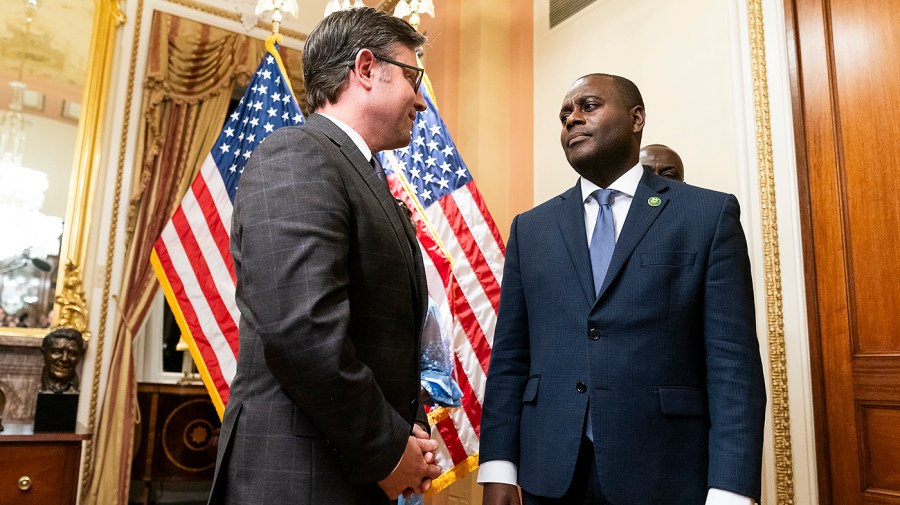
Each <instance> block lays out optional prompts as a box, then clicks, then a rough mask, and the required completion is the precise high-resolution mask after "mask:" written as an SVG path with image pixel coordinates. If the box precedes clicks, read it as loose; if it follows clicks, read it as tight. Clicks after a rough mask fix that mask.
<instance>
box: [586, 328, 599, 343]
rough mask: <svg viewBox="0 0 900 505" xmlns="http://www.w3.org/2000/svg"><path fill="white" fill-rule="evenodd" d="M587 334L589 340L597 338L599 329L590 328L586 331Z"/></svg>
mask: <svg viewBox="0 0 900 505" xmlns="http://www.w3.org/2000/svg"><path fill="white" fill-rule="evenodd" d="M588 336H589V337H591V340H598V339H599V338H600V330H598V329H597V328H591V330H590V331H588Z"/></svg>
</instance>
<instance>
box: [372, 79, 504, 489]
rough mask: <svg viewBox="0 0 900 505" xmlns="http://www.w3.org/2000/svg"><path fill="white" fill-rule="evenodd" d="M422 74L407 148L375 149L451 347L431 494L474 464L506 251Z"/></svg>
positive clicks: (435, 413) (435, 419)
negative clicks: (451, 388)
mask: <svg viewBox="0 0 900 505" xmlns="http://www.w3.org/2000/svg"><path fill="white" fill-rule="evenodd" d="M429 87H430V86H428V81H427V79H426V81H425V86H423V90H422V94H423V95H424V97H425V102H426V104H427V106H428V108H427V109H426V110H425V111H423V112H420V113H419V114H418V117H417V118H416V123H415V125H414V126H413V131H412V142H410V144H409V146H407V147H404V148H402V149H397V150H394V151H389V152H382V153H379V154H378V156H379V157H380V160H381V163H382V165H383V166H384V167H385V172H386V174H387V177H388V182H389V183H390V186H391V191H392V192H393V194H394V196H395V197H397V198H399V199H401V200H403V201H404V202H405V203H406V205H407V207H409V208H410V209H411V210H412V212H413V216H412V218H413V221H414V223H415V224H416V236H417V238H418V239H419V246H420V248H421V249H422V252H423V254H422V256H423V258H424V261H425V271H426V273H427V276H428V294H429V296H430V297H431V298H432V299H433V300H434V301H435V302H436V303H437V305H438V308H439V309H440V312H441V325H442V326H443V327H444V329H445V330H448V333H449V334H450V336H451V338H450V340H451V345H452V347H453V349H452V351H453V355H454V356H453V361H454V366H455V370H454V375H453V376H454V378H455V379H456V382H457V383H458V384H459V387H460V389H461V390H462V393H463V398H462V405H461V406H460V407H455V408H446V407H442V408H436V409H432V410H431V411H430V412H429V414H428V417H429V420H430V422H431V424H432V425H433V426H435V427H436V430H433V433H434V438H436V439H437V441H438V451H437V460H438V463H439V464H440V465H441V466H442V467H443V468H444V473H443V474H441V475H440V476H439V477H438V478H437V479H435V480H434V481H433V483H432V490H431V491H430V493H432V494H433V493H437V492H440V491H441V490H442V489H444V488H446V487H447V486H448V485H450V484H451V483H452V482H453V481H455V480H456V479H458V478H461V477H463V476H464V475H466V474H467V473H468V472H470V471H472V470H474V469H475V468H477V467H478V442H479V436H480V431H481V404H482V401H483V400H484V385H485V379H486V377H487V370H488V363H489V362H490V358H491V345H492V342H493V339H494V326H495V325H496V321H497V307H498V305H499V301H500V281H501V278H502V275H503V261H504V255H505V253H506V250H505V247H504V245H503V240H502V238H501V237H500V233H499V231H498V230H497V226H496V224H494V220H493V218H491V215H490V213H489V212H488V209H487V206H486V205H485V202H484V199H483V198H482V197H481V193H479V191H478V188H477V187H476V186H475V182H474V181H473V180H472V174H471V173H470V172H469V169H468V168H466V164H465V163H464V162H463V160H462V158H460V156H459V153H458V152H457V151H456V145H455V144H454V143H453V139H451V138H450V133H449V132H448V131H447V126H446V125H445V124H444V121H443V120H442V119H441V117H440V115H439V114H438V110H437V107H436V106H435V105H434V101H433V99H432V97H431V95H432V94H431V92H430V90H429V89H428V88H429Z"/></svg>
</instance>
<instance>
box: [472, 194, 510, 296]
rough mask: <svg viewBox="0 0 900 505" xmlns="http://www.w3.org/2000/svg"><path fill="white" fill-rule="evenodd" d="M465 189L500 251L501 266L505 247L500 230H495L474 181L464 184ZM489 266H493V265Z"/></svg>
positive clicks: (495, 226) (491, 218)
mask: <svg viewBox="0 0 900 505" xmlns="http://www.w3.org/2000/svg"><path fill="white" fill-rule="evenodd" d="M466 189H467V190H468V191H469V193H470V196H471V197H472V201H473V202H475V205H477V206H478V210H479V212H480V213H481V217H482V219H484V224H485V225H486V226H485V228H487V229H488V230H490V232H491V235H492V236H493V237H494V242H493V244H494V245H496V246H497V247H498V248H499V249H500V254H501V256H500V258H499V260H500V265H499V266H501V267H502V266H503V257H505V256H506V246H505V245H503V237H501V236H500V230H499V229H498V228H497V224H496V223H494V218H493V217H491V213H490V212H488V208H487V204H486V203H485V202H484V198H483V197H482V196H481V191H478V188H477V187H476V186H475V181H471V182H469V183H468V184H466ZM491 266H494V265H493V263H492V264H491ZM502 275H503V274H502V273H501V274H500V275H499V276H497V278H498V279H499V278H500V277H501V276H502Z"/></svg>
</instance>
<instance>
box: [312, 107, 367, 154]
mask: <svg viewBox="0 0 900 505" xmlns="http://www.w3.org/2000/svg"><path fill="white" fill-rule="evenodd" d="M317 114H318V115H320V116H324V117H326V118H328V120H329V121H331V122H332V123H334V125H335V126H337V127H338V128H340V129H341V130H342V131H343V132H344V133H346V134H347V136H348V137H350V140H352V141H353V143H354V144H355V145H356V147H357V148H358V149H359V151H360V152H361V153H362V154H363V156H365V158H366V161H372V150H371V149H369V146H368V145H367V144H366V141H365V140H363V138H362V135H360V134H359V133H357V132H356V130H354V129H353V128H350V126H348V125H347V123H345V122H343V121H341V120H340V119H338V118H336V117H334V116H329V115H328V114H322V113H321V112H317Z"/></svg>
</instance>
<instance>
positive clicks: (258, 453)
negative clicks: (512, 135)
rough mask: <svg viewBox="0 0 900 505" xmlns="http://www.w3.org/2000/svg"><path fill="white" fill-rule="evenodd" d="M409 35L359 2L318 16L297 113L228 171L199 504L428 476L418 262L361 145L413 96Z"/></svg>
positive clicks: (387, 130) (332, 495) (384, 497)
mask: <svg viewBox="0 0 900 505" xmlns="http://www.w3.org/2000/svg"><path fill="white" fill-rule="evenodd" d="M424 42H425V38H424V37H423V36H422V35H420V34H419V33H417V32H416V31H415V30H414V29H413V28H412V27H411V26H410V25H409V24H408V23H406V22H405V21H403V20H401V19H399V18H395V17H393V16H390V15H389V14H386V13H384V12H382V11H379V10H377V9H373V8H368V7H363V8H357V9H352V10H348V11H339V12H336V13H334V14H331V15H330V16H328V17H326V18H325V19H324V20H323V21H322V22H320V23H319V25H318V26H317V27H316V28H315V29H314V30H313V31H312V32H311V33H310V34H309V37H308V38H307V40H306V42H305V44H304V51H303V77H304V86H305V88H306V96H307V102H308V104H309V108H310V110H311V111H312V112H313V114H312V115H310V117H309V118H308V119H307V122H306V124H304V125H302V126H299V127H285V128H281V129H278V130H276V131H275V132H274V133H272V134H271V135H269V136H268V137H266V139H265V142H264V143H262V144H260V145H259V147H258V148H257V149H256V150H255V151H254V152H253V155H252V157H251V158H250V160H249V163H248V165H247V166H246V168H245V170H244V173H243V175H242V176H241V180H240V186H239V189H238V191H237V195H236V197H235V200H234V214H233V217H232V233H231V253H232V256H233V258H234V268H235V272H236V277H237V290H236V301H237V305H238V308H239V309H240V312H241V318H240V328H239V335H240V353H239V354H238V362H237V374H236V376H235V378H234V381H233V382H232V384H231V389H230V398H229V401H228V406H227V407H226V409H225V417H224V420H223V423H222V429H221V433H220V437H219V451H218V458H217V467H216V473H215V477H214V481H213V486H212V492H211V495H210V499H209V502H210V504H227V505H239V504H245V505H251V504H254V505H255V504H266V505H281V504H284V505H289V504H290V505H293V504H298V503H300V504H342V505H375V504H379V505H380V504H388V503H390V502H392V501H393V500H396V499H397V497H398V496H400V495H401V494H402V495H410V494H412V493H416V494H421V493H423V492H425V491H427V490H428V489H429V488H430V486H431V479H433V478H435V477H437V476H438V475H439V474H440V467H439V466H438V465H436V464H435V463H434V451H435V450H436V449H437V442H436V441H434V440H430V439H429V435H428V433H427V429H428V424H427V419H426V417H425V415H424V410H423V408H422V405H421V404H420V403H419V401H418V395H419V345H420V334H421V330H422V327H423V324H424V320H425V314H426V311H427V285H426V280H425V271H424V266H423V263H422V257H421V253H420V250H419V247H418V245H417V242H416V238H415V230H414V229H413V227H412V225H411V224H410V222H409V219H408V218H407V217H406V216H405V215H404V214H403V212H402V210H401V209H400V207H399V206H398V205H397V202H396V201H395V199H394V197H393V196H392V195H391V192H390V190H389V188H388V186H387V182H386V180H385V178H384V171H383V170H382V169H381V167H380V165H379V164H378V162H377V157H373V153H374V152H377V151H381V150H385V149H395V148H400V147H403V146H406V145H408V144H409V142H410V131H411V130H412V128H413V123H414V121H415V119H416V113H417V111H423V110H425V100H424V98H423V97H422V94H421V93H420V92H419V85H420V84H421V80H422V76H423V74H424V70H423V69H421V68H419V67H417V66H416V63H417V62H416V49H417V48H418V47H420V46H421V45H422V44H423V43H424Z"/></svg>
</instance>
